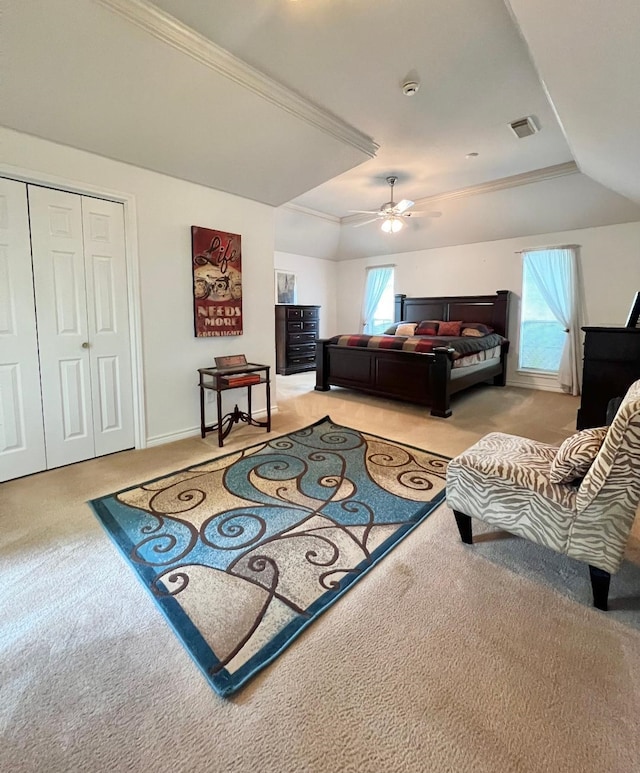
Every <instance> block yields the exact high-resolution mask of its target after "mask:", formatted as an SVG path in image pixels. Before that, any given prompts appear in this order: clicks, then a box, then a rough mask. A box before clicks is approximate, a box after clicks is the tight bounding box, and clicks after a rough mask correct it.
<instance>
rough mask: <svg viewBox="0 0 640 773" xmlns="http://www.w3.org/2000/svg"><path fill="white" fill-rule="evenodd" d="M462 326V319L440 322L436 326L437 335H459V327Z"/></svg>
mask: <svg viewBox="0 0 640 773" xmlns="http://www.w3.org/2000/svg"><path fill="white" fill-rule="evenodd" d="M461 328H462V321H460V322H441V323H440V326H439V327H438V335H439V336H459V335H460V329H461Z"/></svg>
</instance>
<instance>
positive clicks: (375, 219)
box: [353, 217, 378, 228]
mask: <svg viewBox="0 0 640 773" xmlns="http://www.w3.org/2000/svg"><path fill="white" fill-rule="evenodd" d="M377 220H378V218H377V217H372V218H371V220H364V221H363V222H362V223H354V224H353V227H354V228H360V226H361V225H369V223H375V222H376V221H377Z"/></svg>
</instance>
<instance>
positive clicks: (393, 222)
mask: <svg viewBox="0 0 640 773" xmlns="http://www.w3.org/2000/svg"><path fill="white" fill-rule="evenodd" d="M380 228H381V229H382V230H383V231H384V232H385V233H387V234H395V233H398V231H399V230H400V229H401V228H402V220H398V218H397V217H393V216H391V217H388V218H387V219H386V220H383V221H382V225H381V226H380Z"/></svg>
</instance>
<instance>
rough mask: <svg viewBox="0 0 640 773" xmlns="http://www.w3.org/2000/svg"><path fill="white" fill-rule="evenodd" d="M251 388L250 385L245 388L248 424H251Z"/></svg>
mask: <svg viewBox="0 0 640 773" xmlns="http://www.w3.org/2000/svg"><path fill="white" fill-rule="evenodd" d="M251 387H252V384H249V386H248V387H247V413H248V414H249V424H251Z"/></svg>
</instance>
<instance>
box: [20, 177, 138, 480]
mask: <svg viewBox="0 0 640 773" xmlns="http://www.w3.org/2000/svg"><path fill="white" fill-rule="evenodd" d="M28 194H29V212H30V224H31V247H32V256H33V273H34V284H35V296H36V316H37V323H38V344H39V353H40V371H41V386H42V409H43V415H44V428H45V445H46V454H47V467H48V468H52V467H59V466H60V465H63V464H70V463H71V462H77V461H81V460H83V459H89V458H92V457H94V456H101V455H103V454H106V453H111V452H113V451H120V450H122V449H124V448H131V447H132V446H133V421H132V416H133V410H132V393H131V366H130V357H129V332H128V317H127V300H126V299H127V286H126V264H125V252H124V228H123V213H122V206H121V205H118V204H115V203H112V202H103V201H100V200H98V199H92V198H89V197H83V196H78V195H76V194H72V193H66V192H64V191H57V190H51V189H49V188H41V187H38V186H31V185H30V186H28ZM85 229H86V234H85V233H84V231H85Z"/></svg>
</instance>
